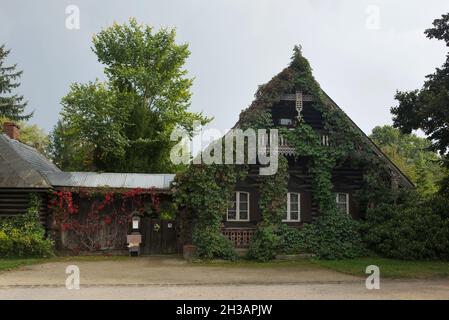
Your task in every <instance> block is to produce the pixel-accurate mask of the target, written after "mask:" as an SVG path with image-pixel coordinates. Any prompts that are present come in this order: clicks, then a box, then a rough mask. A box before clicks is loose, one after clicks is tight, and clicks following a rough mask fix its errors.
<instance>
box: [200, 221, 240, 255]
mask: <svg viewBox="0 0 449 320" xmlns="http://www.w3.org/2000/svg"><path fill="white" fill-rule="evenodd" d="M192 239H193V243H194V244H195V245H196V247H197V255H198V258H201V259H212V258H222V259H226V260H235V259H236V258H237V255H236V253H235V250H234V246H233V245H232V243H231V241H230V240H229V239H228V238H226V237H225V236H224V235H223V234H222V233H217V232H216V231H215V228H214V227H201V228H199V227H196V228H195V229H194V231H193V235H192Z"/></svg>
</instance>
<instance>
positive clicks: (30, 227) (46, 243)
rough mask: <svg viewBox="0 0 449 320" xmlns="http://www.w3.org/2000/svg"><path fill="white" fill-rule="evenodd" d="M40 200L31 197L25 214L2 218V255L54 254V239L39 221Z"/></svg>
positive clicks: (45, 255) (0, 239)
mask: <svg viewBox="0 0 449 320" xmlns="http://www.w3.org/2000/svg"><path fill="white" fill-rule="evenodd" d="M39 207H40V200H39V198H38V197H36V196H32V197H31V199H30V206H29V208H28V210H27V212H26V213H25V214H24V215H21V216H17V217H14V218H3V219H2V220H0V256H1V257H48V256H51V255H53V241H52V240H50V239H48V238H46V236H45V229H44V227H43V226H42V224H41V223H40V221H39Z"/></svg>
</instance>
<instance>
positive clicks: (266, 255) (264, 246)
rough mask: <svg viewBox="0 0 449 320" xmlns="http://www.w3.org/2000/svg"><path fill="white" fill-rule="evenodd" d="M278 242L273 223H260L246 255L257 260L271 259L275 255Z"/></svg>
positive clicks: (276, 231) (278, 238) (276, 230)
mask: <svg viewBox="0 0 449 320" xmlns="http://www.w3.org/2000/svg"><path fill="white" fill-rule="evenodd" d="M280 243H281V241H280V237H279V235H278V229H277V227H276V226H275V225H261V226H260V227H259V228H258V229H257V231H256V232H255V233H254V236H253V238H252V240H251V243H250V246H249V250H248V257H249V258H251V259H256V260H258V261H268V260H271V259H273V258H274V257H275V256H276V253H277V252H278V248H279V245H280Z"/></svg>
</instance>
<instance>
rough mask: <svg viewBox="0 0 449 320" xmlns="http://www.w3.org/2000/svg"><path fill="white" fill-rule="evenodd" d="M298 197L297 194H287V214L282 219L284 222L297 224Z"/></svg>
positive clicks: (298, 218) (298, 212)
mask: <svg viewBox="0 0 449 320" xmlns="http://www.w3.org/2000/svg"><path fill="white" fill-rule="evenodd" d="M300 199H301V197H300V195H299V193H295V192H289V193H287V212H286V215H285V217H284V219H282V221H284V222H299V221H300V207H299V206H300Z"/></svg>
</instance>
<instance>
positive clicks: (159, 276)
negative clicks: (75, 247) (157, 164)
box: [0, 257, 449, 299]
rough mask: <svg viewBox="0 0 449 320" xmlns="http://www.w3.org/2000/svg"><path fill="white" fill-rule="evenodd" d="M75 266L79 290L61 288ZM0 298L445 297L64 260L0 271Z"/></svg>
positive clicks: (308, 278)
mask: <svg viewBox="0 0 449 320" xmlns="http://www.w3.org/2000/svg"><path fill="white" fill-rule="evenodd" d="M68 265H77V266H78V267H79V270H80V279H81V288H80V289H79V290H68V289H66V288H65V281H66V277H67V276H68V275H67V274H66V273H65V270H66V267H67V266H68ZM0 299H449V280H447V279H442V280H417V281H398V280H381V288H380V290H368V289H366V287H365V283H364V279H363V278H359V277H354V276H349V275H345V274H341V273H338V272H334V271H331V270H327V269H323V268H320V267H318V266H315V265H308V264H304V266H302V265H301V266H299V267H298V266H296V267H293V266H282V265H281V266H276V267H254V266H252V267H245V266H243V267H239V266H226V267H224V266H204V265H194V264H193V265H192V264H188V263H186V262H185V261H183V260H180V259H177V258H167V257H151V258H148V257H146V258H138V259H135V258H134V259H129V260H128V259H124V260H111V261H95V262H89V261H65V262H52V263H45V264H40V265H32V266H26V267H22V268H20V269H17V270H13V271H7V272H3V273H0Z"/></svg>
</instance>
